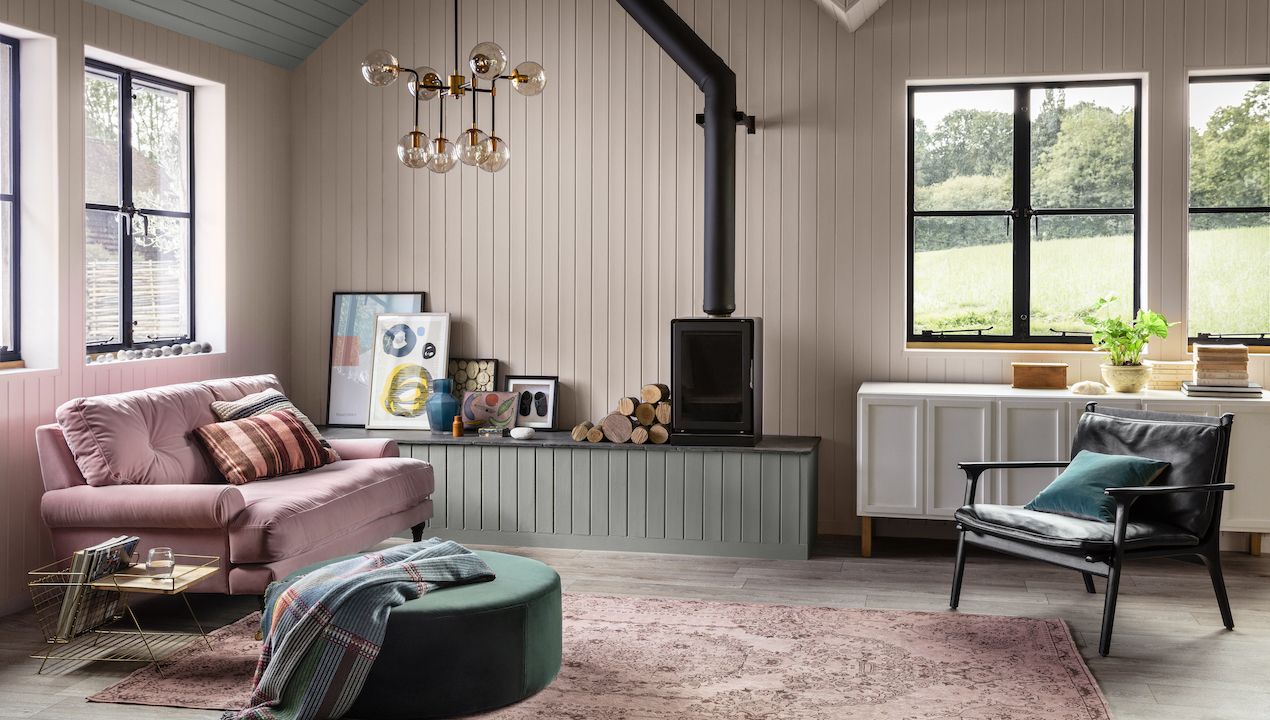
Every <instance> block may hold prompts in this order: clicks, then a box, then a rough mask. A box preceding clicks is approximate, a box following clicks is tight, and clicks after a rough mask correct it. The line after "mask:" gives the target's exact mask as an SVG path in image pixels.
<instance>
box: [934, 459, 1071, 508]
mask: <svg viewBox="0 0 1270 720" xmlns="http://www.w3.org/2000/svg"><path fill="white" fill-rule="evenodd" d="M1070 464H1071V461H1070V460H984V461H974V462H959V463H957V467H959V468H961V469H962V470H965V471H966V500H965V502H964V503H962V504H963V505H971V504H973V503H974V499H975V492H976V491H977V490H978V487H979V476H980V475H983V474H984V473H985V472H987V471H989V470H1010V469H1022V468H1065V467H1067V466H1068V465H1070Z"/></svg>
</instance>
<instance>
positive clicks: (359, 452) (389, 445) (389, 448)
mask: <svg viewBox="0 0 1270 720" xmlns="http://www.w3.org/2000/svg"><path fill="white" fill-rule="evenodd" d="M326 441H327V442H329V443H330V444H331V449H332V450H334V451H335V452H337V453H339V455H340V459H342V460H369V459H371V458H387V457H400V456H401V453H400V451H399V450H398V449H397V441H396V440H393V439H392V438H327V439H326Z"/></svg>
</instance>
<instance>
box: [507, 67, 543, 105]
mask: <svg viewBox="0 0 1270 720" xmlns="http://www.w3.org/2000/svg"><path fill="white" fill-rule="evenodd" d="M512 72H513V73H514V75H513V76H512V87H513V88H515V89H516V92H518V93H520V94H521V95H524V96H526V97H531V96H533V95H537V94H538V93H540V92H542V89H543V88H545V87H547V71H546V70H543V69H542V66H541V65H539V64H538V63H536V62H534V61H533V60H526V61H525V62H523V63H521V64H519V65H517V66H516V69H515V70H513V71H512Z"/></svg>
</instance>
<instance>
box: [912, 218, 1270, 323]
mask: <svg viewBox="0 0 1270 720" xmlns="http://www.w3.org/2000/svg"><path fill="white" fill-rule="evenodd" d="M1190 243H1191V265H1190V277H1191V280H1190V287H1189V296H1190V299H1189V305H1190V311H1189V313H1188V314H1189V318H1188V321H1189V328H1188V330H1189V331H1190V332H1192V333H1194V332H1201V331H1202V332H1213V333H1247V332H1265V331H1270V227H1268V226H1261V227H1257V228H1229V229H1221V230H1199V231H1195V232H1193V233H1191V236H1190ZM1132 252H1133V239H1132V238H1131V237H1129V236H1127V235H1122V236H1112V237H1080V238H1064V239H1059V240H1047V241H1042V242H1034V243H1033V245H1032V268H1033V275H1032V310H1033V311H1032V332H1033V333H1034V334H1047V333H1048V332H1049V330H1050V328H1055V329H1059V330H1084V329H1086V328H1085V326H1084V324H1083V323H1081V321H1080V320H1079V319H1078V313H1079V312H1080V311H1081V310H1082V309H1084V308H1087V307H1089V306H1090V305H1092V304H1093V303H1094V301H1096V300H1097V299H1098V298H1099V297H1101V296H1102V295H1105V294H1107V293H1115V294H1116V295H1118V296H1120V297H1121V300H1120V301H1119V302H1118V303H1117V304H1116V306H1114V309H1115V310H1116V311H1118V312H1120V313H1122V314H1124V315H1128V314H1129V306H1130V303H1131V302H1132V277H1131V270H1130V268H1132V264H1131V263H1130V257H1131V255H1132ZM1010 256H1011V250H1010V245H1009V244H1008V243H1001V244H994V245H979V246H975V247H965V248H953V249H948V250H933V251H929V252H919V253H917V254H916V263H915V265H914V267H913V270H914V277H915V283H914V285H915V292H914V316H915V324H916V326H917V330H919V331H920V330H924V329H930V330H952V329H957V328H965V327H984V326H988V325H991V326H993V327H994V329H993V330H992V333H991V334H1002V335H1009V334H1010V313H1009V307H1010V295H1011V285H1012V283H1011V279H1010V265H1011V262H1010ZM1169 319H1170V320H1181V319H1182V318H1169Z"/></svg>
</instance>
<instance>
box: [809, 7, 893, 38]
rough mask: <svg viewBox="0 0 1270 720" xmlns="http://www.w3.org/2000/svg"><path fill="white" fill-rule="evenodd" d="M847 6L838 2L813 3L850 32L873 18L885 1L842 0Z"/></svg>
mask: <svg viewBox="0 0 1270 720" xmlns="http://www.w3.org/2000/svg"><path fill="white" fill-rule="evenodd" d="M843 1H844V2H846V3H847V4H846V5H845V6H844V5H843V4H841V3H839V2H838V0H815V3H816V4H817V5H819V6H820V7H821V8H823V9H824V11H825V12H827V13H829V15H830V16H831V17H833V19H834V20H837V21H838V22H839V23H841V24H843V25H845V26H846V28H847V29H848V30H850V31H851V32H855V31H856V30H859V29H860V26H861V25H863V24H864V21H865V20H868V19H869V18H870V17H872V16H873V13H875V12H877V10H878V8H880V7H882V5H883V3H885V2H886V0H854V2H851V0H843Z"/></svg>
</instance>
